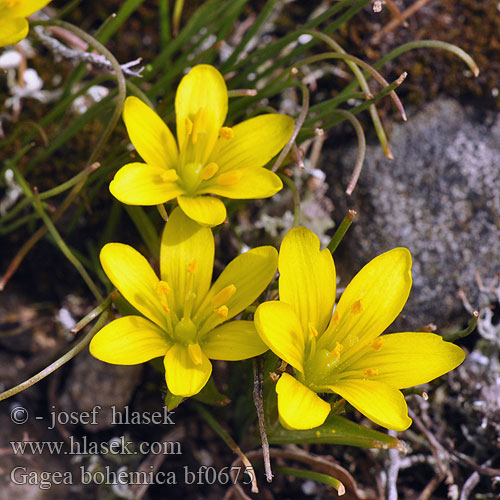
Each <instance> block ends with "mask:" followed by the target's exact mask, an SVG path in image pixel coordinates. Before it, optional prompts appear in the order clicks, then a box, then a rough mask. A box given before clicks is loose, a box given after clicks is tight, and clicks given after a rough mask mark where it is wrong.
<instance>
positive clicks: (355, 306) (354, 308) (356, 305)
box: [351, 299, 363, 314]
mask: <svg viewBox="0 0 500 500" xmlns="http://www.w3.org/2000/svg"><path fill="white" fill-rule="evenodd" d="M362 310H363V306H362V305H361V299H359V300H357V301H356V302H354V304H353V305H352V306H351V313H352V314H359V313H360V312H361V311H362Z"/></svg>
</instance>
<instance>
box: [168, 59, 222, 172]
mask: <svg viewBox="0 0 500 500" xmlns="http://www.w3.org/2000/svg"><path fill="white" fill-rule="evenodd" d="M227 101H228V97H227V87H226V82H225V81H224V78H223V77H222V75H221V74H220V73H219V72H218V71H217V70H216V69H215V68H214V67H213V66H209V65H208V64H200V65H198V66H195V67H194V68H193V69H192V70H191V71H190V72H189V73H188V74H187V75H186V76H185V77H184V78H183V79H182V80H181V83H180V84H179V87H178V89H177V94H176V96H175V116H176V121H177V140H178V142H179V147H180V148H182V147H183V145H184V143H185V141H186V140H187V137H186V132H187V125H186V123H188V122H187V119H189V120H190V122H191V123H195V121H196V116H197V114H198V113H199V111H200V109H202V110H203V114H204V119H203V122H204V127H203V128H202V130H200V132H201V133H200V134H199V135H198V137H197V141H196V148H199V150H200V156H199V158H201V163H206V161H207V159H208V157H209V155H210V153H211V152H212V149H213V147H214V145H215V143H216V141H217V137H218V135H219V130H220V128H221V127H222V125H223V123H224V120H225V119H226V115H227Z"/></svg>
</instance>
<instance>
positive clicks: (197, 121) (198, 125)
mask: <svg viewBox="0 0 500 500" xmlns="http://www.w3.org/2000/svg"><path fill="white" fill-rule="evenodd" d="M205 118H206V113H205V110H204V109H203V108H200V109H199V110H198V112H197V113H196V116H195V117H194V122H193V134H192V136H191V143H192V144H193V145H194V144H196V143H197V142H198V134H199V133H201V132H204V131H205V121H206V120H205Z"/></svg>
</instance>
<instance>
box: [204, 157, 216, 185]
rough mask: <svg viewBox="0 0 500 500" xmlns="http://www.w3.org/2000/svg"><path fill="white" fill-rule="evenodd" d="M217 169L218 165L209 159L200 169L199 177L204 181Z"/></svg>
mask: <svg viewBox="0 0 500 500" xmlns="http://www.w3.org/2000/svg"><path fill="white" fill-rule="evenodd" d="M218 171H219V165H217V163H214V162H213V161H211V162H210V163H209V164H208V165H205V166H204V167H203V168H202V169H201V178H202V179H203V180H204V181H207V180H208V179H211V178H212V177H213V176H214V175H215V174H216V173H217V172H218Z"/></svg>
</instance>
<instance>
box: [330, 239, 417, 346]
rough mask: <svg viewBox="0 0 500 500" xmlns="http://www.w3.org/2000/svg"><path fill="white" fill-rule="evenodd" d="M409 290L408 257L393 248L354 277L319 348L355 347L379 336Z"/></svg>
mask: <svg viewBox="0 0 500 500" xmlns="http://www.w3.org/2000/svg"><path fill="white" fill-rule="evenodd" d="M410 288H411V255H410V252H409V251H408V250H407V249H406V248H394V249H393V250H390V251H388V252H385V253H383V254H382V255H379V256H378V257H375V258H374V259H373V260H372V261H370V262H369V263H368V264H367V265H366V266H365V267H363V269H361V271H360V272H359V273H358V274H356V276H354V278H353V280H352V281H351V282H350V283H349V284H348V285H347V288H346V289H345V292H344V293H343V294H342V297H341V298H340V300H339V303H338V304H337V307H336V309H335V315H334V317H333V320H332V322H331V323H330V325H329V327H328V331H327V332H326V333H325V334H324V335H323V338H322V339H321V341H320V344H321V347H323V346H325V347H328V345H332V344H335V341H337V342H340V343H341V344H344V345H347V346H349V345H351V346H352V345H354V344H356V345H359V346H361V345H362V344H363V343H369V342H371V341H372V340H373V339H374V338H375V337H377V336H378V335H380V334H381V333H382V332H383V331H384V330H385V329H386V328H387V327H388V326H389V325H390V324H391V323H392V322H393V321H394V320H395V319H396V317H397V315H398V314H399V313H400V312H401V309H403V306H404V305H405V303H406V301H407V299H408V295H409V293H410Z"/></svg>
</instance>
